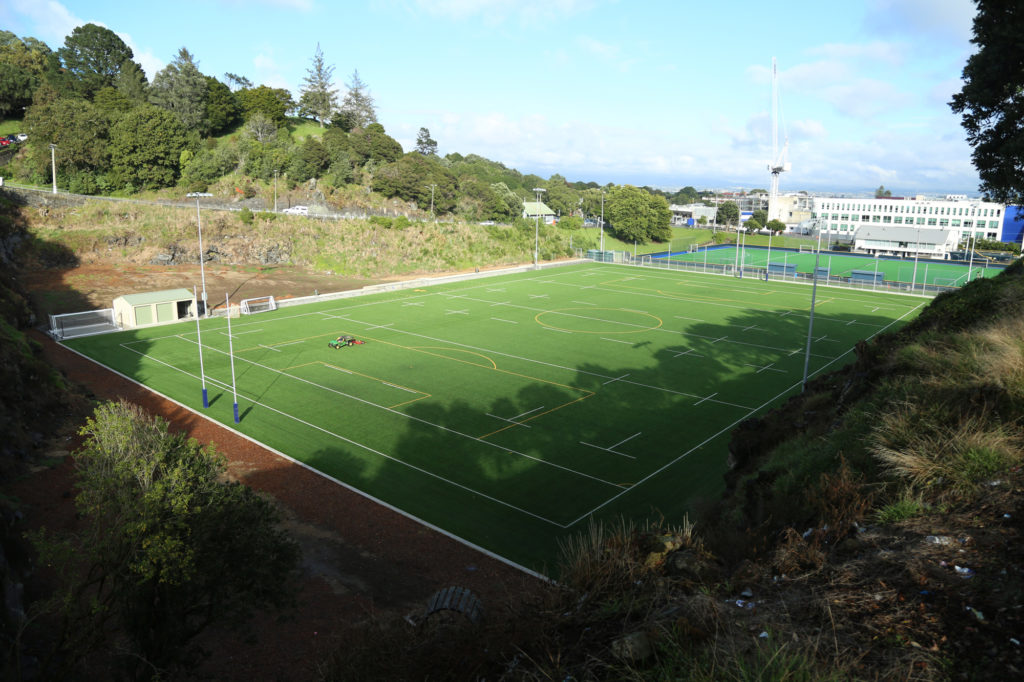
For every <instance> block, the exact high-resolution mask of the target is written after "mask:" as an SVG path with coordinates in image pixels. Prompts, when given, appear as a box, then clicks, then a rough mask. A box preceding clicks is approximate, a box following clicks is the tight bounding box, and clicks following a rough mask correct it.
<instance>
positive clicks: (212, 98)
mask: <svg viewBox="0 0 1024 682" xmlns="http://www.w3.org/2000/svg"><path fill="white" fill-rule="evenodd" d="M241 112H242V110H241V107H239V106H238V100H237V99H236V98H235V93H233V92H231V88H229V87H228V86H227V85H225V84H224V83H221V82H220V81H219V80H217V79H216V78H214V77H213V76H206V120H207V122H208V123H209V126H210V133H211V134H214V135H215V134H217V133H222V132H225V131H227V130H228V129H230V128H231V126H233V125H235V123H237V122H238V120H239V118H240V117H241Z"/></svg>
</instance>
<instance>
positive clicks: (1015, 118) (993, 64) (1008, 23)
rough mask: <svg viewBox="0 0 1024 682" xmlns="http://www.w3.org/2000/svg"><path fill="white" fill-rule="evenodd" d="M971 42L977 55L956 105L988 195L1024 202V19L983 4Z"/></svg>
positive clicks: (1016, 9) (984, 0) (1011, 5)
mask: <svg viewBox="0 0 1024 682" xmlns="http://www.w3.org/2000/svg"><path fill="white" fill-rule="evenodd" d="M977 4H978V13H977V14H976V15H975V17H974V37H972V38H971V42H972V43H974V44H975V45H976V46H977V52H976V53H975V54H973V55H971V57H970V58H969V59H968V60H967V65H966V66H965V67H964V70H963V83H964V84H963V87H962V88H961V89H960V92H958V93H957V94H956V95H954V96H953V100H952V101H951V102H950V107H951V108H952V110H953V112H954V113H957V114H960V123H961V125H962V126H963V128H964V130H965V131H966V133H967V142H968V144H970V145H971V147H973V148H974V152H973V153H972V154H971V159H972V160H973V162H974V167H975V168H977V169H978V176H979V177H980V178H981V186H980V189H981V191H982V192H984V193H985V194H986V195H988V196H989V197H991V198H992V199H994V200H995V201H1000V202H1003V203H1007V204H1019V203H1021V202H1022V201H1024V173H1021V168H1022V167H1024V49H1021V43H1020V40H1019V34H1020V32H1021V30H1022V29H1024V13H1022V12H1021V8H1020V5H1019V4H1017V3H1015V2H994V1H991V0H981V1H980V2H978V3H977Z"/></svg>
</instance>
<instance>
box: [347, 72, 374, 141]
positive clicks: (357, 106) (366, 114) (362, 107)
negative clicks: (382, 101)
mask: <svg viewBox="0 0 1024 682" xmlns="http://www.w3.org/2000/svg"><path fill="white" fill-rule="evenodd" d="M345 87H346V88H348V92H346V93H345V99H344V100H342V103H341V111H342V113H347V114H350V115H351V116H352V121H353V126H352V127H353V128H365V127H367V126H368V125H370V124H371V123H376V122H377V111H376V110H375V109H374V107H373V96H372V95H371V94H370V89H369V86H368V85H367V84H366V83H364V82H363V81H362V79H360V78H359V70H358V69H357V70H355V71H353V72H352V79H351V80H350V81H349V82H348V83H345Z"/></svg>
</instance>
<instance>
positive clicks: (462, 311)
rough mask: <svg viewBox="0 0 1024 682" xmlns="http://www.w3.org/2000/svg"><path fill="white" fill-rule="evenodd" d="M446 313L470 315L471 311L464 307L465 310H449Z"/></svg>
mask: <svg viewBox="0 0 1024 682" xmlns="http://www.w3.org/2000/svg"><path fill="white" fill-rule="evenodd" d="M445 315H469V311H468V310H465V309H463V310H449V311H447V312H446V313H445Z"/></svg>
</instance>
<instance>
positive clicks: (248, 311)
mask: <svg viewBox="0 0 1024 682" xmlns="http://www.w3.org/2000/svg"><path fill="white" fill-rule="evenodd" d="M239 305H240V306H241V309H242V314H243V315H255V314H256V313H265V312H269V311H271V310H277V301H275V300H274V297H273V296H257V297H255V298H246V299H243V300H242V302H241V303H240V304H239Z"/></svg>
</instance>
